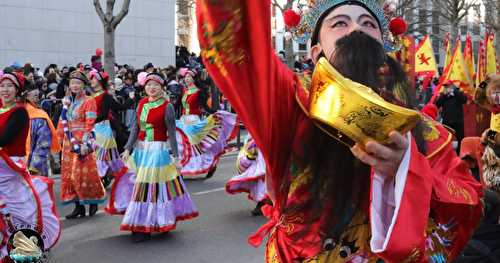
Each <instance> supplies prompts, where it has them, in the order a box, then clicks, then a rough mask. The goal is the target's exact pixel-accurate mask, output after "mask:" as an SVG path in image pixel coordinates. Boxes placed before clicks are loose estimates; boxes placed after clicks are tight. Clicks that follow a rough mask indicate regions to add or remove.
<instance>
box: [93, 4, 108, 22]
mask: <svg viewBox="0 0 500 263" xmlns="http://www.w3.org/2000/svg"><path fill="white" fill-rule="evenodd" d="M94 8H95V11H96V13H97V16H99V19H101V22H102V24H103V25H104V24H106V15H105V14H104V11H102V6H101V3H100V2H99V0H94Z"/></svg>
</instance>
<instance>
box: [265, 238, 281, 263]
mask: <svg viewBox="0 0 500 263" xmlns="http://www.w3.org/2000/svg"><path fill="white" fill-rule="evenodd" d="M266 262H267V263H281V262H280V260H279V257H278V252H277V249H276V237H275V236H274V235H271V236H270V237H269V242H268V245H267V248H266Z"/></svg>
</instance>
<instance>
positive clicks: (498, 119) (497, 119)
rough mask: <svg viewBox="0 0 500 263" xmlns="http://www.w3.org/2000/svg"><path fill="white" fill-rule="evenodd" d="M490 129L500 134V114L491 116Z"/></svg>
mask: <svg viewBox="0 0 500 263" xmlns="http://www.w3.org/2000/svg"><path fill="white" fill-rule="evenodd" d="M490 129H492V130H493V131H496V132H498V133H500V113H497V114H491V123H490Z"/></svg>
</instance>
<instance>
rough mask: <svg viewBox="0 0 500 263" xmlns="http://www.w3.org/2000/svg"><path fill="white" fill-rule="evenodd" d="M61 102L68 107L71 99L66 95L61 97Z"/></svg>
mask: <svg viewBox="0 0 500 263" xmlns="http://www.w3.org/2000/svg"><path fill="white" fill-rule="evenodd" d="M62 104H63V105H64V106H66V107H68V106H69V105H70V104H71V100H70V99H69V98H68V97H64V98H63V99H62Z"/></svg>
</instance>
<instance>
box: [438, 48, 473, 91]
mask: <svg viewBox="0 0 500 263" xmlns="http://www.w3.org/2000/svg"><path fill="white" fill-rule="evenodd" d="M448 80H451V81H452V82H453V83H454V84H455V85H456V86H457V87H459V88H460V89H461V90H462V91H463V92H464V93H466V94H469V95H471V96H472V95H473V88H472V81H471V80H470V78H469V74H468V73H467V68H466V67H465V62H464V57H463V55H462V44H461V41H460V39H457V46H456V47H455V51H454V52H453V56H452V57H451V60H450V65H448V67H447V68H446V69H445V72H444V79H443V83H446V81H448Z"/></svg>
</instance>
